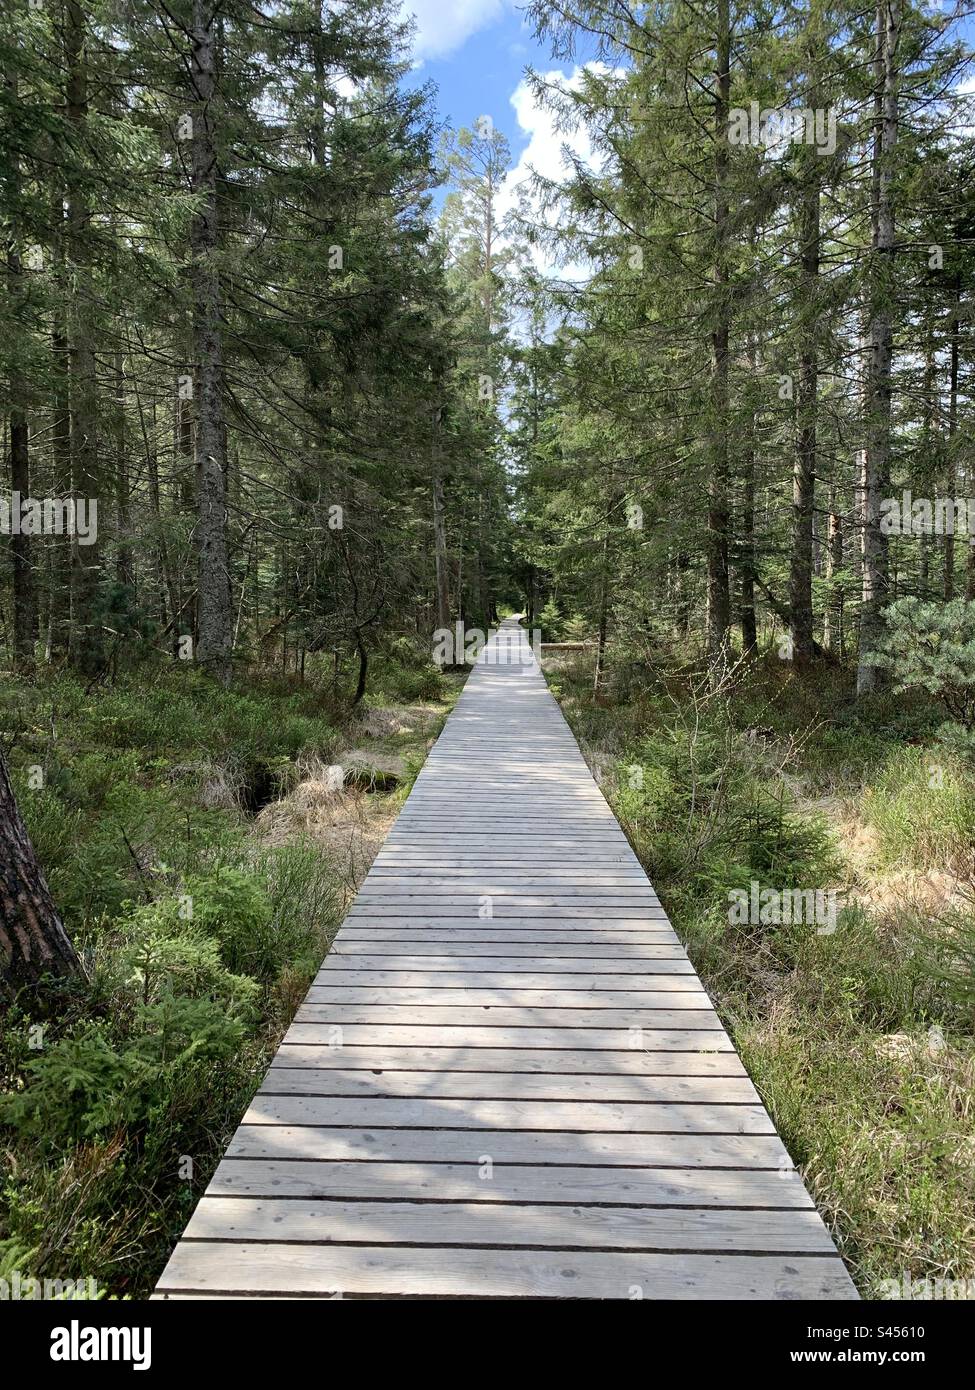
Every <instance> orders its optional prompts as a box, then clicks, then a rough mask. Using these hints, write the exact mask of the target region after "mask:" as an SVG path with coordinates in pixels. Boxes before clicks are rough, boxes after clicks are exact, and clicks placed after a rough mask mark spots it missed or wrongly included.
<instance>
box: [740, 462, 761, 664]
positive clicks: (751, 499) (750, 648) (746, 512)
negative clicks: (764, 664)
mask: <svg viewBox="0 0 975 1390" xmlns="http://www.w3.org/2000/svg"><path fill="white" fill-rule="evenodd" d="M740 582H741V606H740V609H739V617H740V620H741V649H742V652H743V653H744V654H745V655H746V656H748V655H749V654H752V655H754V653H755V652H756V651H757V649H758V620H757V618H756V615H755V438H754V435H752V436H751V437H750V438H749V440H748V447H747V448H746V449H745V452H744V454H743V456H742V499H741V564H740Z"/></svg>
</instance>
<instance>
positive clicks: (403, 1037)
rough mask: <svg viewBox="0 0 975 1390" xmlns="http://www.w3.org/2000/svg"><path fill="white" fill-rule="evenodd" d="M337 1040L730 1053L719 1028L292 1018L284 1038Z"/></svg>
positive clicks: (328, 1042)
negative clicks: (518, 1025)
mask: <svg viewBox="0 0 975 1390" xmlns="http://www.w3.org/2000/svg"><path fill="white" fill-rule="evenodd" d="M336 1030H338V1032H339V1036H340V1038H341V1041H342V1042H343V1043H384V1044H385V1045H386V1046H396V1045H398V1046H400V1047H415V1046H419V1047H424V1046H427V1047H430V1046H433V1047H542V1048H545V1047H557V1048H567V1047H568V1048H581V1049H585V1048H597V1049H599V1050H603V1051H605V1050H607V1049H608V1050H611V1051H612V1050H616V1051H620V1052H623V1051H625V1050H626V1049H627V1048H635V1047H638V1046H639V1047H643V1046H646V1047H649V1048H652V1049H653V1050H655V1051H658V1052H684V1051H688V1050H690V1049H693V1048H697V1047H705V1046H706V1047H708V1048H711V1049H713V1050H714V1051H715V1052H731V1051H733V1050H734V1049H733V1048H732V1045H731V1042H730V1041H729V1039H728V1036H727V1034H726V1033H725V1032H724V1031H723V1030H722V1029H720V1028H712V1029H704V1028H693V1027H687V1028H680V1029H677V1028H667V1029H664V1028H660V1029H657V1028H648V1027H646V1026H644V1027H642V1037H641V1036H639V1033H640V1030H638V1029H636V1028H485V1027H477V1026H476V1025H474V1024H470V1025H466V1026H464V1027H455V1026H452V1025H450V1024H439V1025H437V1026H435V1027H431V1026H427V1027H424V1026H423V1025H420V1024H418V1025H411V1024H405V1023H404V1024H400V1023H385V1024H384V1023H343V1024H337V1023H333V1024H327V1023H293V1024H292V1025H291V1027H290V1028H289V1029H288V1031H287V1033H286V1034H285V1037H286V1038H287V1039H288V1040H289V1041H290V1042H306V1043H313V1042H317V1043H325V1044H326V1045H329V1044H331V1043H332V1040H333V1039H334V1038H335V1036H336Z"/></svg>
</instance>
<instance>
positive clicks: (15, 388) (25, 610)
mask: <svg viewBox="0 0 975 1390" xmlns="http://www.w3.org/2000/svg"><path fill="white" fill-rule="evenodd" d="M6 86H7V90H8V93H9V96H10V100H11V102H12V103H13V104H14V105H16V102H17V75H16V72H15V71H14V70H13V69H8V71H7V74H6ZM9 182H10V185H11V193H12V195H13V198H14V201H16V198H17V197H18V196H19V192H20V182H21V181H20V163H19V160H18V159H17V157H16V155H14V156H13V157H12V158H11V160H10V174H9ZM18 232H19V229H18V228H17V226H16V224H13V225H12V226H11V229H10V234H9V239H8V243H7V287H8V290H9V294H10V307H11V310H12V311H13V313H14V315H15V316H16V314H17V312H18V310H19V307H20V303H21V300H22V297H23V265H22V262H21V258H20V247H19V244H18ZM26 385H27V383H26V381H25V380H24V374H23V372H22V370H21V366H20V362H19V360H18V357H17V354H16V348H15V350H14V356H13V360H12V362H11V367H10V489H11V492H12V493H14V494H16V495H17V497H18V499H20V500H22V499H25V498H27V497H29V496H30V436H29V431H28V424H27V413H26V410H25V407H24V401H25V397H26ZM13 502H14V498H13V497H11V504H13ZM12 519H13V518H11V520H12ZM32 550H33V546H32V544H31V537H30V536H27V535H25V534H24V533H23V532H21V531H20V530H19V528H18V529H17V530H14V532H13V534H12V535H11V537H10V559H11V565H12V569H13V576H12V577H13V602H14V613H13V619H14V631H13V657H14V666H15V668H16V669H17V670H19V671H30V670H32V669H33V665H34V646H35V643H36V641H37V604H36V596H35V592H34V571H33V555H32Z"/></svg>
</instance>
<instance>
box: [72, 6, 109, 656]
mask: <svg viewBox="0 0 975 1390" xmlns="http://www.w3.org/2000/svg"><path fill="white" fill-rule="evenodd" d="M65 60H66V64H65V65H66V69H67V79H66V88H65V90H66V98H67V102H66V104H67V117H68V122H69V124H70V125H71V126H72V127H73V129H74V134H75V141H76V144H77V147H78V148H79V149H83V148H84V144H85V140H86V138H87V127H88V32H87V24H86V19H85V13H84V10H83V7H82V5H81V3H80V0H67V3H66V5H65ZM90 222H91V209H90V207H89V206H88V201H87V196H86V194H85V191H84V189H83V188H82V187H81V186H80V181H79V179H78V178H77V176H75V177H73V178H72V180H71V185H70V187H69V189H68V215H67V234H68V249H69V255H70V258H71V261H72V263H73V268H74V286H73V293H72V295H71V299H70V303H71V309H72V312H71V315H70V319H69V324H70V327H69V342H70V359H69V360H70V377H71V461H72V469H71V472H72V478H71V484H72V491H73V493H74V494H75V496H76V497H79V498H81V499H82V500H83V501H84V502H85V503H86V504H87V505H89V506H90V505H91V503H92V502H96V503H97V502H100V492H101V474H100V467H99V450H98V385H97V376H96V363H95V346H94V328H93V324H92V315H93V301H94V286H93V283H92V277H91V267H90V256H89V249H88V245H87V239H88V229H89V224H90ZM100 521H101V518H100V517H99V523H100ZM100 553H101V545H100V540H99V538H98V536H97V534H96V536H95V538H94V540H93V542H92V543H91V544H87V545H84V546H82V545H79V544H78V541H77V539H75V540H73V541H72V546H71V632H70V650H71V658H72V661H73V662H74V664H75V665H76V666H78V667H79V668H80V669H81V670H82V671H84V672H86V673H87V674H94V673H96V672H98V671H99V670H100V669H101V667H102V665H103V662H104V645H105V644H104V632H103V630H102V620H101V614H100V612H99V601H100V588H101V558H100Z"/></svg>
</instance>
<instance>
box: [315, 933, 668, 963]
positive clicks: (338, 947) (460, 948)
mask: <svg viewBox="0 0 975 1390" xmlns="http://www.w3.org/2000/svg"><path fill="white" fill-rule="evenodd" d="M656 944H658V945H662V946H666V945H667V942H666V940H665V941H663V942H659V943H656ZM671 949H672V950H673V949H674V948H673V946H671ZM399 951H402V952H403V954H404V955H408V956H411V957H412V956H421V955H422V956H442V957H449V958H450V959H455V958H456V959H463V958H464V957H466V956H482V957H483V956H485V955H491V956H493V955H494V951H491V950H488V949H487V947H486V944H485V942H484V941H481V942H478V943H477V944H476V946H468V945H465V944H464V942H463V941H459V942H448V943H444V942H435V943H428V942H424V941H420V942H418V943H416V944H413V945H410V946H408V947H406V948H404V947H402V946H400V947H397V946H395V945H393V944H392V943H389V944H384V946H383V948H382V954H383V956H385V955H386V953H387V952H388V953H389V955H390V956H392V957H393V958H394V959H395V957H396V955H397V953H398V952H399ZM329 954H330V956H331V959H332V960H355V959H357V958H358V957H360V956H375V955H377V954H378V952H377V948H376V944H375V942H374V941H372V940H369V939H368V938H367V939H365V940H362V939H361V938H358V937H349V938H348V939H347V940H344V941H339V942H336V944H335V945H334V946H333V947H332V950H331V952H330V953H329ZM498 954H499V955H500V956H502V957H507V958H508V959H509V960H511V959H513V958H514V957H515V956H527V957H528V958H529V959H532V960H537V959H538V958H539V957H540V956H541V955H542V954H544V955H546V956H551V955H557V956H559V957H561V958H563V959H571V958H576V959H578V960H638V961H641V962H642V963H643V964H644V966H645V968H646V969H648V970H650V969H652V966H653V960H654V952H653V948H652V947H651V948H649V949H648V948H647V947H646V946H644V945H643V944H642V943H637V944H634V945H631V944H630V943H620V942H614V943H612V944H611V945H608V946H607V945H603V944H602V943H601V942H598V941H597V942H592V941H586V942H583V943H582V944H581V945H580V944H578V943H576V942H569V943H556V945H555V946H551V945H548V946H544V945H543V946H542V947H541V949H539V945H538V944H537V943H536V944H533V945H531V946H517V945H516V946H515V947H513V948H512V949H507V948H505V947H504V946H502V947H499V948H498Z"/></svg>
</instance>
